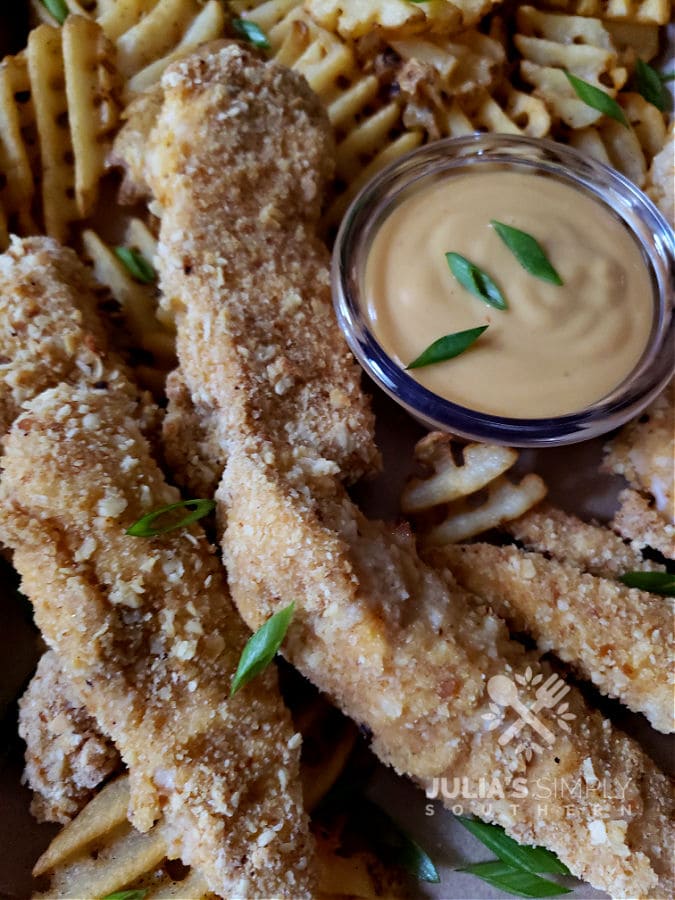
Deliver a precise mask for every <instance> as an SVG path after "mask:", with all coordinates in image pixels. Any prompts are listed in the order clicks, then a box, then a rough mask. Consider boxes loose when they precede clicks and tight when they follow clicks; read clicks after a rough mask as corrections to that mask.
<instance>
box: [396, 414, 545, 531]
mask: <svg viewBox="0 0 675 900" xmlns="http://www.w3.org/2000/svg"><path fill="white" fill-rule="evenodd" d="M452 440H453V439H452V437H451V436H450V435H447V434H442V433H441V432H438V431H436V432H432V433H431V434H428V435H427V436H426V437H424V438H422V440H421V441H419V442H418V444H417V446H416V447H415V458H416V460H417V461H418V462H419V463H421V465H422V467H423V468H425V469H426V470H427V474H426V475H424V476H423V477H421V478H412V479H411V480H410V481H409V482H408V484H407V485H406V487H405V488H404V490H403V493H402V495H401V509H402V511H403V512H404V513H405V514H407V515H410V514H412V515H416V514H417V515H419V514H420V513H426V512H429V511H430V512H432V513H434V515H435V513H436V512H438V514H439V515H440V514H441V513H442V516H443V518H442V520H441V521H440V522H438V518H437V517H436V518H435V519H434V520H433V521H431V524H429V523H428V522H426V521H424V522H423V523H422V524H421V526H420V529H419V532H420V534H421V539H422V542H423V543H424V544H425V545H427V546H437V545H440V544H447V543H456V542H458V541H464V540H467V539H468V538H470V537H475V535H477V534H480V533H481V532H482V531H487V530H489V529H491V528H496V527H497V526H498V525H501V524H503V523H504V522H507V521H509V520H510V519H515V518H517V517H519V516H522V515H523V514H524V513H525V512H527V510H528V509H530V508H531V507H532V506H534V505H535V504H536V503H538V502H539V501H540V500H541V499H543V497H544V496H545V495H546V485H545V484H544V482H543V481H542V480H541V478H540V477H539V476H538V475H532V474H530V475H526V476H525V477H524V478H523V479H522V481H521V482H520V484H513V483H512V482H511V481H509V480H508V479H507V478H506V477H505V476H504V473H505V472H506V471H508V469H510V468H511V466H513V465H514V464H515V463H516V462H517V460H518V453H517V451H516V450H513V449H512V448H510V447H500V446H492V445H489V444H467V445H465V446H464V447H463V448H462V454H463V460H462V464H458V463H457V462H456V461H455V459H454V456H453V452H452ZM484 489H485V490H486V494H487V496H486V497H485V498H484V499H482V498H481V496H480V492H481V491H483V490H484ZM476 501H479V502H478V504H477V502H476Z"/></svg>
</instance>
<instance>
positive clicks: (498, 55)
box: [390, 30, 506, 97]
mask: <svg viewBox="0 0 675 900" xmlns="http://www.w3.org/2000/svg"><path fill="white" fill-rule="evenodd" d="M390 46H391V47H392V48H393V49H394V50H395V51H396V53H397V54H398V55H399V56H400V57H401V59H402V60H404V65H403V68H404V69H405V62H408V61H413V62H414V63H415V64H416V66H417V67H418V68H420V69H422V70H423V72H424V74H425V78H424V79H423V80H422V86H423V87H424V86H426V87H427V91H426V92H425V93H427V94H429V95H431V96H432V97H433V96H438V95H439V94H440V93H441V92H443V93H444V94H445V96H448V97H449V96H452V97H458V96H461V95H462V94H467V93H471V92H472V91H477V90H480V89H481V88H484V89H489V88H490V87H492V86H493V85H494V84H496V82H497V80H498V78H499V76H500V75H501V72H502V67H503V65H504V63H505V60H506V54H505V51H504V48H503V46H502V45H501V44H500V43H499V42H498V41H496V40H494V39H493V38H491V37H489V36H488V35H486V34H481V32H479V31H476V30H470V31H466V32H464V33H462V34H461V35H457V36H456V37H455V38H450V39H448V38H441V37H437V36H426V35H425V36H424V37H413V38H404V39H403V40H391V42H390ZM397 80H398V81H399V82H400V83H401V87H402V88H403V83H402V82H403V78H397Z"/></svg>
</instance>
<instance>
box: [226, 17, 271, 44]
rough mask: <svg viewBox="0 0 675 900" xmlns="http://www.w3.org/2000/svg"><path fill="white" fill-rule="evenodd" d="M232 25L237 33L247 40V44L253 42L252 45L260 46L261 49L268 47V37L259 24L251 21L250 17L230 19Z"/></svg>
mask: <svg viewBox="0 0 675 900" xmlns="http://www.w3.org/2000/svg"><path fill="white" fill-rule="evenodd" d="M232 27H233V28H234V30H235V31H236V32H237V34H240V35H241V36H242V37H243V38H244V39H245V40H247V41H248V42H249V44H253V46H254V47H260V49H261V50H269V49H270V42H269V38H268V37H267V35H266V34H265V32H264V31H263V30H262V28H261V27H260V25H256V23H255V22H251V20H250V19H232Z"/></svg>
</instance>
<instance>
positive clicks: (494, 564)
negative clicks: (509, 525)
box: [429, 543, 675, 734]
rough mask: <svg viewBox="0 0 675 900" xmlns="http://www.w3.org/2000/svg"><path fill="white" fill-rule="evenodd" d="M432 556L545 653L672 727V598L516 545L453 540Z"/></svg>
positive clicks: (674, 647) (663, 727)
mask: <svg viewBox="0 0 675 900" xmlns="http://www.w3.org/2000/svg"><path fill="white" fill-rule="evenodd" d="M429 558H430V560H431V562H433V563H436V564H439V563H440V564H442V565H445V566H447V567H448V568H449V569H451V571H452V573H453V575H454V576H455V577H456V578H457V580H458V581H459V583H460V584H462V585H464V587H465V588H467V589H468V590H470V591H473V592H474V593H476V594H478V595H479V596H480V597H482V598H483V599H484V600H486V601H487V602H488V603H489V604H490V606H491V607H492V608H493V609H494V610H495V612H496V613H497V614H498V615H500V616H501V617H502V618H503V619H505V620H506V621H507V622H508V624H509V627H510V628H511V629H512V630H514V631H517V632H527V633H529V634H531V635H532V636H533V637H534V638H535V640H536V641H537V644H538V646H539V649H540V650H541V651H542V652H543V653H547V652H549V651H551V650H552V651H553V652H554V653H555V654H556V656H558V657H560V659H562V660H564V661H565V662H569V663H571V664H572V665H573V666H574V667H576V668H577V669H578V670H579V672H581V673H582V674H583V675H584V676H585V677H586V678H588V679H589V680H590V681H592V682H593V684H595V685H596V686H597V687H598V688H599V690H600V691H602V693H603V694H606V695H607V696H609V697H616V698H618V699H619V700H621V702H622V703H625V704H626V706H627V707H628V708H629V709H632V710H633V711H634V712H641V713H644V715H645V716H646V717H647V718H648V719H649V721H650V722H651V724H652V725H653V726H654V728H656V729H657V730H658V731H662V732H664V733H665V734H671V733H672V732H673V731H675V722H674V721H673V717H674V715H675V678H674V675H673V667H672V660H673V656H674V654H675V635H673V613H674V612H675V609H674V606H673V601H672V600H670V599H669V598H667V597H658V596H656V595H655V594H649V593H646V592H645V591H640V590H637V588H628V587H626V586H625V585H623V584H620V583H619V582H617V581H612V580H610V579H606V578H598V577H596V576H595V575H590V574H588V573H585V572H580V571H579V570H578V569H577V567H576V566H574V565H572V564H570V563H565V562H559V561H558V560H549V559H546V558H545V557H544V556H542V555H541V554H540V553H527V552H525V551H524V550H519V549H518V548H517V547H493V546H492V545H490V544H480V543H477V544H469V545H464V546H463V545H461V544H449V545H447V546H446V547H442V548H438V549H437V550H433V551H431V552H430V554H429Z"/></svg>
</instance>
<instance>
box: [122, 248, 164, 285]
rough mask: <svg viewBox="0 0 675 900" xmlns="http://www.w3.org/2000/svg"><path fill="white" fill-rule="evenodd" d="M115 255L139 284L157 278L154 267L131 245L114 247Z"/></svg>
mask: <svg viewBox="0 0 675 900" xmlns="http://www.w3.org/2000/svg"><path fill="white" fill-rule="evenodd" d="M115 256H116V257H117V258H118V259H119V260H120V262H121V263H123V264H124V266H125V267H126V268H127V270H128V271H129V274H130V275H131V277H132V278H135V279H136V281H140V282H141V284H152V283H153V282H154V281H156V280H157V273H156V272H155V270H154V268H153V267H152V265H151V264H150V263H149V262H148V261H147V259H146V258H145V257H144V256H143V254H142V253H139V252H138V250H132V249H131V247H115Z"/></svg>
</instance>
